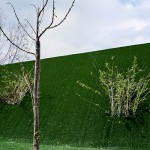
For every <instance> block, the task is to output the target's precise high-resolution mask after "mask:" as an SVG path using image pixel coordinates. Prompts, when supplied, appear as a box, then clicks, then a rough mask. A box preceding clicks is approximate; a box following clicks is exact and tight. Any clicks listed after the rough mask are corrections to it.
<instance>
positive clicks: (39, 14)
mask: <svg viewBox="0 0 150 150" xmlns="http://www.w3.org/2000/svg"><path fill="white" fill-rule="evenodd" d="M48 3H49V0H43V5H42V7H37V6H35V5H34V4H32V6H33V7H34V9H35V12H36V27H34V26H33V25H32V24H31V23H30V22H29V20H26V22H27V23H28V25H29V27H30V28H31V30H32V31H33V33H34V35H33V36H32V35H31V34H30V33H29V32H28V31H27V30H26V29H25V28H24V26H23V25H22V23H21V21H20V19H19V16H18V14H17V12H16V10H15V8H14V6H13V5H12V4H11V3H8V4H10V5H11V7H12V9H13V12H14V15H15V17H16V19H17V22H18V24H19V27H20V28H22V29H23V31H24V33H26V35H28V37H29V38H30V39H31V40H33V41H34V42H35V47H36V50H35V53H32V52H29V51H27V50H26V49H24V48H22V47H21V46H19V45H18V44H17V43H15V42H13V41H12V40H11V38H10V37H9V36H8V35H7V33H6V32H5V31H4V29H3V28H2V26H1V27H0V30H1V32H2V34H3V35H4V36H5V37H6V39H7V40H8V41H9V42H10V43H11V44H12V45H14V46H15V47H17V48H18V49H19V50H20V51H23V52H26V53H28V54H31V55H34V56H35V70H34V86H33V90H32V97H33V114H34V131H33V132H34V133H33V148H34V150H39V88H40V60H41V58H40V51H41V46H40V39H41V37H42V36H43V35H44V33H46V31H48V30H49V29H53V28H56V27H58V26H60V25H61V24H62V23H63V22H64V21H65V20H66V18H67V16H68V15H69V13H70V11H71V10H72V8H73V6H74V3H75V0H73V1H72V3H71V6H70V8H69V9H68V11H67V12H66V14H65V16H64V17H63V18H62V19H61V20H60V21H59V22H58V23H56V24H55V18H56V9H55V0H52V16H51V18H50V19H51V20H50V22H49V24H48V25H47V26H46V27H44V28H43V29H42V27H41V23H42V22H43V17H44V14H45V11H46V8H47V7H48Z"/></svg>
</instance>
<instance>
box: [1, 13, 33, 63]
mask: <svg viewBox="0 0 150 150" xmlns="http://www.w3.org/2000/svg"><path fill="white" fill-rule="evenodd" d="M6 20H7V17H6V16H5V15H4V14H3V13H2V12H1V11H0V27H1V28H2V27H3V29H4V28H5V32H6V31H7V36H8V37H9V38H10V40H11V41H13V42H14V43H16V44H17V45H19V46H20V47H24V49H28V50H29V51H30V47H31V45H32V44H29V38H28V36H27V35H26V34H25V33H24V32H22V28H20V25H19V24H17V25H16V24H12V23H10V22H9V23H8V24H9V25H8V26H7V23H6V22H5V21H6ZM7 22H8V21H7ZM23 26H24V28H25V29H27V25H26V24H24V25H23ZM28 57H29V55H27V54H26V53H25V52H22V51H20V50H19V49H18V48H17V47H15V46H14V45H13V44H12V43H8V42H7V39H6V38H5V36H4V35H3V34H2V32H0V65H3V64H11V63H14V62H18V61H19V62H22V61H24V60H28Z"/></svg>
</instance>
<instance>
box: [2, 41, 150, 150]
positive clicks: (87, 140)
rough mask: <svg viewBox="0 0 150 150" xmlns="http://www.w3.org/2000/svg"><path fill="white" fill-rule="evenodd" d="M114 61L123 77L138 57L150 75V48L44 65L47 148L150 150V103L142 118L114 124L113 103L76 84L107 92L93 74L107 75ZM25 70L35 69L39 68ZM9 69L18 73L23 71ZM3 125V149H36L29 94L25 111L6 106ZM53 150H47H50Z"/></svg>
mask: <svg viewBox="0 0 150 150" xmlns="http://www.w3.org/2000/svg"><path fill="white" fill-rule="evenodd" d="M111 56H115V62H114V63H115V64H116V65H117V66H118V67H119V69H120V70H122V71H123V70H125V69H126V68H128V67H130V66H131V65H132V62H133V58H134V56H136V57H137V58H138V64H139V66H140V67H141V68H143V67H144V68H145V69H146V71H145V72H144V73H145V74H147V73H148V72H149V71H150V63H149V62H150V44H143V45H137V46H128V47H124V48H117V49H111V50H105V51H97V52H92V53H85V54H78V55H72V56H64V57H58V58H52V59H44V60H42V63H41V67H42V70H41V96H40V133H41V135H40V139H41V144H42V145H43V147H44V145H45V147H46V145H47V146H48V147H49V146H51V145H57V146H59V145H69V146H71V147H83V148H84V147H85V148H88V147H96V148H97V147H98V148H101V147H104V148H105V147H110V149H111V148H112V149H114V147H115V149H116V150H117V147H118V149H119V148H121V149H126V148H127V149H139V150H148V149H150V114H149V109H150V99H148V100H147V101H145V102H144V103H143V104H142V105H141V106H140V110H139V112H138V115H137V117H136V118H131V119H128V120H126V119H125V118H122V119H113V118H111V117H109V116H107V115H106V113H105V110H109V101H108V98H107V97H106V96H105V95H104V94H103V95H102V96H99V95H95V94H93V93H91V92H89V91H87V90H86V89H82V88H81V87H80V86H79V85H78V84H77V83H76V82H77V81H78V80H79V81H81V82H83V83H86V84H88V85H90V86H91V87H93V88H95V89H99V90H101V87H100V86H99V84H98V81H97V80H96V79H95V78H93V77H92V76H90V72H91V71H92V72H94V74H95V75H97V71H98V69H104V64H105V62H110V58H111ZM24 65H25V66H26V67H27V68H32V66H33V62H27V63H24ZM8 67H9V69H10V70H18V69H19V68H20V65H19V64H14V65H9V66H8ZM77 93H78V94H80V95H81V97H79V96H78V95H77ZM86 100H88V101H91V102H93V103H97V104H99V105H100V107H96V106H95V105H92V104H91V103H88V102H87V101H86ZM0 121H1V123H0V141H2V142H0V149H4V148H5V147H6V146H8V147H9V146H11V148H12V149H13V148H14V149H15V148H16V147H18V146H19V145H20V144H18V146H17V144H14V146H12V144H11V143H10V144H9V142H8V143H7V144H6V142H4V141H7V140H10V141H12V142H13V141H17V142H18V143H22V144H21V145H27V148H26V149H30V146H31V144H27V143H31V142H32V127H33V120H32V105H31V99H30V95H29V94H28V95H27V96H26V97H25V99H24V100H23V102H22V103H21V104H20V105H15V106H11V105H6V104H4V103H2V102H1V103H0ZM3 143H5V144H3ZM23 143H24V144H23ZM21 145H20V146H21ZM48 147H46V148H43V149H46V150H47V149H48ZM51 148H52V147H51ZM56 148H57V149H59V148H64V147H56ZM65 148H66V147H65ZM65 148H64V149H65ZM18 149H19V148H18ZM20 149H21V148H20ZM75 149H77V148H75ZM8 150H9V149H8ZM66 150H67V149H66Z"/></svg>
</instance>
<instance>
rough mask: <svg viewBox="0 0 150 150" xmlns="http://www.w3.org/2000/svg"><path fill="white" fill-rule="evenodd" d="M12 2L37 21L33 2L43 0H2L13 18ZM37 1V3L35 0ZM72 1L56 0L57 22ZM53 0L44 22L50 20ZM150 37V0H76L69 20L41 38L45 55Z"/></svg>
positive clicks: (3, 5)
mask: <svg viewBox="0 0 150 150" xmlns="http://www.w3.org/2000/svg"><path fill="white" fill-rule="evenodd" d="M6 2H11V3H12V4H13V5H14V6H15V8H16V11H17V13H18V15H19V17H20V18H22V21H24V20H23V19H26V18H27V19H29V20H30V21H31V22H32V23H33V25H34V19H35V12H34V8H33V7H32V6H30V4H36V5H37V6H40V4H39V2H42V0H25V1H23V0H0V7H1V8H2V10H3V13H4V14H5V15H7V16H8V18H9V19H10V20H13V21H14V20H15V19H14V18H13V13H12V10H11V8H10V6H8V5H6V4H5V3H6ZM35 2H36V3H35ZM70 5H71V0H61V1H60V0H56V15H57V18H56V22H57V21H58V20H59V19H61V17H62V16H63V14H64V13H65V12H66V11H67V10H68V8H69V6H70ZM50 8H51V0H50V5H49V10H48V12H47V13H46V18H45V21H44V23H43V26H44V25H46V24H47V23H48V22H49V21H50V16H51V9H50ZM149 41H150V0H76V3H75V6H74V7H73V9H72V11H71V13H70V15H69V16H68V18H67V20H66V21H65V22H64V23H63V24H62V25H61V26H59V27H57V28H54V29H52V30H49V31H48V32H47V33H46V34H45V35H44V36H43V38H42V39H41V46H42V48H41V53H42V58H49V57H55V56H62V55H68V54H74V53H83V52H88V51H95V50H102V49H108V48H113V47H120V46H125V45H133V44H140V43H147V42H149Z"/></svg>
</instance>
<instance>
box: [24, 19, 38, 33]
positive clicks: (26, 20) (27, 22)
mask: <svg viewBox="0 0 150 150" xmlns="http://www.w3.org/2000/svg"><path fill="white" fill-rule="evenodd" d="M25 21H26V22H27V23H28V24H29V26H30V27H31V29H32V30H33V32H34V33H35V34H36V32H35V30H34V28H33V26H32V25H31V23H30V22H29V21H28V20H27V19H25Z"/></svg>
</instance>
